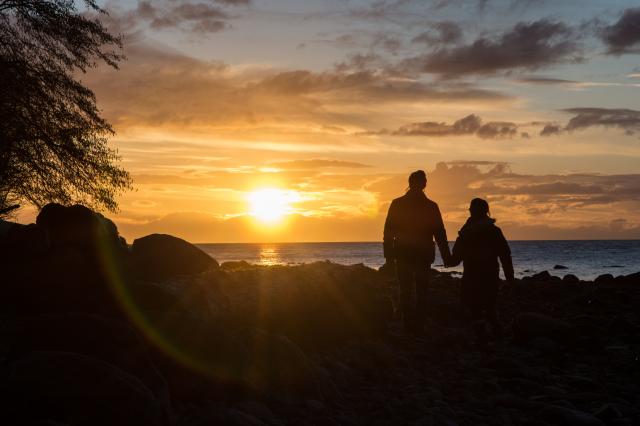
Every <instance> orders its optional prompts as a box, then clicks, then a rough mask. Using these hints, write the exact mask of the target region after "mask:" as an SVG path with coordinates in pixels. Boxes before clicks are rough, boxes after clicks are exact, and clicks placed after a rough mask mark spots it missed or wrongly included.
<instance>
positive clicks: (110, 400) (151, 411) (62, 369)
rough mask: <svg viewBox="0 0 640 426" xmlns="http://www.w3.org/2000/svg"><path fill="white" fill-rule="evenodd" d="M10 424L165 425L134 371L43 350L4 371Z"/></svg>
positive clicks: (1, 389)
mask: <svg viewBox="0 0 640 426" xmlns="http://www.w3.org/2000/svg"><path fill="white" fill-rule="evenodd" d="M0 377H1V378H2V379H1V380H0V406H2V419H3V422H5V423H6V424H37V423H38V422H44V421H54V422H60V423H63V424H67V425H89V424H90V425H97V426H101V425H104V426H107V425H123V426H124V425H131V426H134V425H135V426H137V425H161V424H163V420H162V419H163V413H162V410H161V407H160V404H159V403H158V401H157V400H156V399H155V398H154V396H153V394H152V393H151V391H149V389H147V388H146V386H144V384H143V383H142V382H141V381H140V380H138V379H137V378H135V377H134V376H132V375H130V374H128V373H126V372H124V371H123V370H121V369H119V368H117V367H115V366H113V365H112V364H109V363H107V362H104V361H101V360H98V359H95V358H90V357H87V356H84V355H80V354H75V353H67V352H54V351H42V352H32V353H30V354H28V355H27V356H25V357H24V358H22V359H20V360H18V361H15V362H12V363H10V364H8V365H6V366H5V367H4V368H3V370H2V371H0Z"/></svg>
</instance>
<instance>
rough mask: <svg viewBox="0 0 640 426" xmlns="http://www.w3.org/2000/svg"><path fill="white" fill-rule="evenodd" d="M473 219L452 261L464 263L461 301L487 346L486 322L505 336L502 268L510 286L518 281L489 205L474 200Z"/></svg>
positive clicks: (479, 341) (480, 341)
mask: <svg viewBox="0 0 640 426" xmlns="http://www.w3.org/2000/svg"><path fill="white" fill-rule="evenodd" d="M469 213H470V217H469V218H468V219H467V222H466V223H465V224H464V226H463V227H462V228H461V229H460V232H459V233H458V238H457V239H456V242H455V244H454V246H453V254H452V257H451V262H450V263H449V264H448V265H447V266H456V265H458V264H460V262H463V264H464V272H463V274H462V288H461V295H460V296H461V301H462V304H463V306H465V307H466V308H467V310H468V312H469V313H470V315H471V319H472V321H473V326H474V330H475V333H476V343H477V344H478V345H480V346H484V345H486V344H487V332H486V322H489V324H490V325H491V330H492V332H493V335H494V337H495V338H498V339H499V338H501V337H502V328H501V326H500V323H499V321H498V316H497V313H496V301H497V296H498V287H499V285H500V266H499V265H498V259H500V263H501V264H502V269H503V270H504V275H505V278H506V279H507V281H508V282H509V283H512V282H513V280H514V276H513V263H512V261H511V250H510V249H509V244H508V243H507V240H506V239H505V237H504V235H503V234H502V231H501V230H500V228H498V227H497V226H496V225H495V219H492V218H491V217H489V203H487V202H486V201H485V200H483V199H481V198H474V199H473V200H471V204H470V206H469Z"/></svg>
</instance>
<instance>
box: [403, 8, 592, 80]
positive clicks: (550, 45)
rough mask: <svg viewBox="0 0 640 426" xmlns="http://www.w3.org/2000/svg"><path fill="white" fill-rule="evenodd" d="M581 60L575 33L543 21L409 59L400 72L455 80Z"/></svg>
mask: <svg viewBox="0 0 640 426" xmlns="http://www.w3.org/2000/svg"><path fill="white" fill-rule="evenodd" d="M580 60H581V56H580V48H579V44H578V42H577V38H576V34H575V31H574V30H573V29H571V28H570V27H569V26H567V25H565V24H564V23H561V22H555V21H551V20H547V19H542V20H539V21H535V22H520V23H518V24H516V25H515V26H514V27H513V28H511V29H510V30H508V31H506V32H504V33H502V34H501V35H499V36H498V37H495V38H487V37H481V38H478V39H477V40H475V41H474V42H473V43H471V44H468V45H462V46H456V47H450V48H440V49H436V50H435V51H432V52H429V53H426V54H424V55H421V56H417V57H413V58H409V59H406V60H404V61H402V62H401V63H400V64H399V65H398V71H399V72H405V73H416V72H418V73H430V74H438V75H440V76H442V77H445V78H453V77H459V76H465V75H471V74H482V75H490V74H497V73H504V72H509V71H513V70H536V69H541V68H545V67H549V66H551V65H556V64H559V63H567V62H578V61H580Z"/></svg>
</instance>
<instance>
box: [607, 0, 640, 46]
mask: <svg viewBox="0 0 640 426" xmlns="http://www.w3.org/2000/svg"><path fill="white" fill-rule="evenodd" d="M600 39H601V40H602V41H603V42H604V43H605V45H606V46H607V48H608V53H610V54H613V55H620V54H623V53H640V7H637V8H633V9H626V10H625V11H624V12H623V14H622V16H621V17H620V19H619V20H618V21H617V22H616V23H615V24H613V25H609V26H607V27H604V28H602V29H601V31H600Z"/></svg>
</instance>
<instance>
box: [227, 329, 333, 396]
mask: <svg viewBox="0 0 640 426" xmlns="http://www.w3.org/2000/svg"><path fill="white" fill-rule="evenodd" d="M232 345H233V350H232V352H233V354H235V356H234V360H235V363H236V364H235V368H236V371H238V374H239V377H241V378H242V379H244V381H245V382H246V383H247V384H248V385H249V386H250V387H251V388H252V389H253V390H255V391H257V392H258V393H260V394H263V395H265V396H266V397H267V398H271V399H274V400H276V401H279V402H288V403H291V402H302V401H304V400H306V399H324V398H325V397H327V396H331V393H332V392H333V391H334V390H333V384H332V383H331V382H330V380H329V379H328V377H325V376H324V375H323V374H322V373H321V372H320V370H319V369H318V368H317V367H316V366H315V364H314V363H313V362H312V361H311V360H310V359H309V358H308V357H307V356H306V355H305V353H304V352H303V351H302V350H301V349H300V348H299V347H298V346H296V345H295V344H294V343H293V342H291V341H290V340H289V339H287V338H286V337H284V336H277V335H271V334H268V333H266V332H264V331H262V330H258V329H246V330H243V331H241V332H239V333H238V334H236V335H235V336H234V337H233V341H232Z"/></svg>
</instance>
